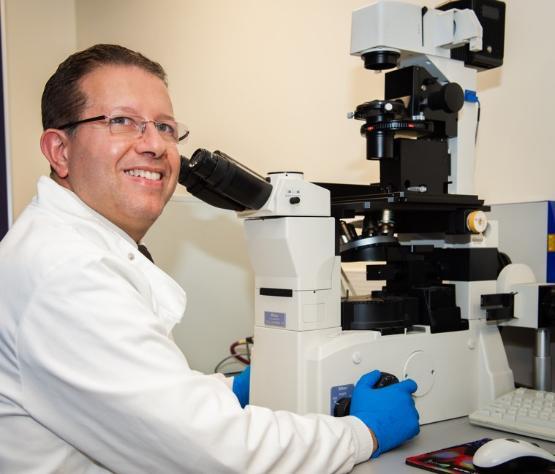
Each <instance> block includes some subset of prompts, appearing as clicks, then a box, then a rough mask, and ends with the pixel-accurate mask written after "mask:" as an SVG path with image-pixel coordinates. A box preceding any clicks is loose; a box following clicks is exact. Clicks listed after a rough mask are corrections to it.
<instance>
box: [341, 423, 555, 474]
mask: <svg viewBox="0 0 555 474" xmlns="http://www.w3.org/2000/svg"><path fill="white" fill-rule="evenodd" d="M511 437H512V438H518V439H525V440H528V441H533V442H534V443H537V444H539V445H540V446H541V447H542V448H544V449H547V450H548V451H550V452H555V443H551V442H549V441H543V440H539V439H535V438H528V437H526V436H522V435H517V434H510V433H506V432H504V431H496V430H491V429H489V428H481V427H479V426H474V425H471V424H470V423H469V422H468V418H467V417H463V418H456V419H454V420H447V421H440V422H438V423H431V424H429V425H424V426H421V427H420V434H419V435H418V436H417V437H416V438H414V439H412V440H411V441H409V442H407V443H405V444H403V445H402V446H400V447H398V448H397V449H394V450H393V451H389V452H387V453H384V454H382V455H381V456H380V457H379V458H377V459H373V460H371V461H369V462H366V463H362V464H358V465H357V466H355V468H354V469H353V471H352V472H353V473H354V474H393V473H395V474H396V473H401V472H407V473H412V474H418V473H425V472H427V471H424V470H422V469H419V468H416V467H412V466H407V465H406V464H405V458H407V457H408V456H414V455H416V454H421V453H426V452H429V451H436V450H438V449H441V448H448V447H450V446H455V445H457V444H463V443H466V442H468V441H475V440H477V439H480V438H511Z"/></svg>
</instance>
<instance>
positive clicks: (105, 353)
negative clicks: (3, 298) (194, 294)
mask: <svg viewBox="0 0 555 474" xmlns="http://www.w3.org/2000/svg"><path fill="white" fill-rule="evenodd" d="M80 260H82V261H75V260H72V261H68V262H66V263H60V264H59V265H57V267H55V268H53V269H52V270H51V271H50V272H49V273H48V275H47V278H45V279H44V281H43V282H42V284H41V285H40V287H39V288H38V289H37V290H36V291H35V292H34V294H33V295H32V297H31V299H30V301H29V302H28V304H27V307H26V309H25V311H24V314H23V315H22V319H21V323H20V326H19V331H18V344H17V357H18V362H19V365H20V374H21V386H22V393H23V403H24V408H25V409H26V410H27V411H28V413H29V414H30V415H31V416H32V417H34V418H35V419H36V420H37V421H38V422H40V423H42V424H43V425H44V426H45V427H47V428H48V429H49V430H51V431H52V432H54V433H55V434H56V435H57V436H59V437H60V438H62V439H64V440H65V441H66V442H68V443H69V444H71V445H73V446H74V447H75V448H77V449H79V450H80V451H82V452H83V453H85V454H86V455H87V456H89V457H90V458H91V459H93V460H94V461H95V462H97V463H99V464H101V465H102V466H104V467H105V468H107V469H109V470H111V471H113V472H117V473H134V474H136V473H153V472H160V473H164V474H170V473H178V472H210V473H218V472H253V473H256V472H279V473H286V472H296V473H302V472H306V473H316V472H318V473H324V472H346V471H349V470H351V469H352V467H353V464H354V463H356V462H359V461H362V460H366V459H368V458H369V456H370V454H371V452H372V443H371V437H370V435H369V433H368V430H367V429H366V427H365V426H364V425H363V424H362V422H360V421H359V420H357V419H355V418H351V417H346V418H345V419H337V418H333V417H330V416H326V415H312V416H299V415H295V414H293V413H289V412H283V411H282V412H279V411H278V412H273V411H271V410H269V409H266V408H262V407H256V406H249V407H247V408H246V409H245V410H243V409H241V407H240V406H239V404H238V402H237V399H236V397H235V395H234V394H233V392H232V391H231V390H230V389H229V387H228V386H227V384H226V383H225V382H223V381H222V380H220V379H218V378H215V377H210V376H206V375H203V374H200V373H198V372H196V371H193V370H191V369H190V368H189V366H188V364H187V361H186V359H185V358H184V356H183V355H182V353H181V352H180V350H179V349H178V348H177V346H176V345H175V344H174V343H173V342H172V341H171V340H170V338H169V337H168V336H167V331H166V329H165V328H164V327H162V325H161V323H160V322H159V320H158V318H157V316H156V315H155V314H154V312H153V308H152V303H151V302H150V301H149V299H148V298H147V297H145V296H144V294H145V292H144V291H143V289H142V288H141V285H144V282H142V281H141V280H140V278H139V277H138V275H139V273H137V272H135V273H134V272H133V271H131V270H134V269H129V268H127V267H126V266H125V265H123V263H122V262H120V261H118V259H117V258H116V257H112V256H106V255H103V256H102V258H96V257H95V256H89V257H80ZM153 291H155V289H153Z"/></svg>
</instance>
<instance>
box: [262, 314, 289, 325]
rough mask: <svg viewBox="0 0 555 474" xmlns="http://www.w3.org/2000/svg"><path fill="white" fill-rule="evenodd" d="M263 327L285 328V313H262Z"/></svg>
mask: <svg viewBox="0 0 555 474" xmlns="http://www.w3.org/2000/svg"><path fill="white" fill-rule="evenodd" d="M264 325H265V326H277V327H280V328H284V327H285V313H274V312H273V311H264Z"/></svg>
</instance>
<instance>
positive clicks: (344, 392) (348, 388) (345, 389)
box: [330, 383, 355, 416]
mask: <svg viewBox="0 0 555 474" xmlns="http://www.w3.org/2000/svg"><path fill="white" fill-rule="evenodd" d="M354 388H355V386H354V385H353V384H352V383H349V384H347V385H337V386H335V387H332V388H331V390H330V392H331V393H330V396H331V398H330V415H332V416H333V409H334V408H335V404H336V403H337V400H340V399H341V398H351V397H352V396H353V390H354Z"/></svg>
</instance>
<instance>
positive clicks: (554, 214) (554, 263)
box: [546, 201, 555, 283]
mask: <svg viewBox="0 0 555 474" xmlns="http://www.w3.org/2000/svg"><path fill="white" fill-rule="evenodd" d="M550 234H555V202H554V201H547V235H548V236H549V235H550ZM548 250H549V247H548ZM546 270H547V271H546V277H547V278H546V280H547V281H546V283H555V252H549V251H548V252H547V268H546Z"/></svg>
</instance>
